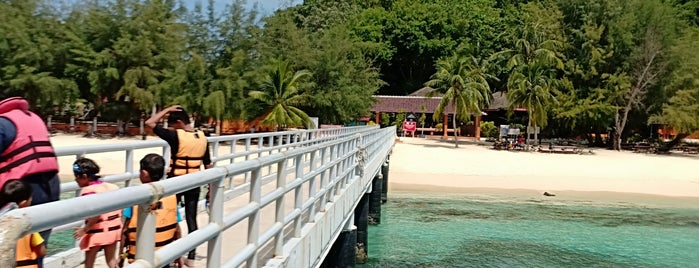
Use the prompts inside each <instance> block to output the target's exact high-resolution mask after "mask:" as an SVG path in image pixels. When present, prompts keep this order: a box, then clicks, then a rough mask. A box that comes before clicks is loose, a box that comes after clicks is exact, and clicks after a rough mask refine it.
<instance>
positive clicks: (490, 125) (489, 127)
mask: <svg viewBox="0 0 699 268" xmlns="http://www.w3.org/2000/svg"><path fill="white" fill-rule="evenodd" d="M481 133H482V135H483V136H486V137H488V138H496V137H497V136H498V134H499V133H500V132H499V131H498V127H496V126H495V123H494V122H492V121H485V122H482V123H481Z"/></svg>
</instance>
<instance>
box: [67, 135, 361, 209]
mask: <svg viewBox="0 0 699 268" xmlns="http://www.w3.org/2000/svg"><path fill="white" fill-rule="evenodd" d="M361 128H362V127H347V128H333V129H304V130H297V131H281V132H263V133H255V134H237V135H225V136H216V137H207V141H208V143H209V145H210V146H211V147H212V148H213V149H212V154H213V155H212V159H211V161H212V162H214V164H216V163H217V162H220V161H225V160H230V161H231V163H232V162H233V159H234V158H239V157H245V158H246V160H247V159H249V156H252V155H254V154H258V156H261V154H262V153H269V152H272V151H274V150H282V149H288V148H291V147H294V146H306V145H308V144H312V143H317V142H323V141H326V140H331V139H334V138H336V137H338V136H343V135H351V134H353V133H356V132H357V131H360V130H361ZM291 135H296V136H297V137H307V138H306V139H300V138H299V139H295V140H289V142H287V143H285V144H283V145H276V146H273V145H270V147H264V144H263V143H262V141H263V140H264V139H265V138H268V139H269V138H270V137H273V138H276V137H283V136H291ZM252 139H258V148H257V149H252V148H251V147H250V146H251V140H252ZM271 140H272V141H273V140H274V139H271ZM237 141H245V142H246V143H245V144H246V148H245V151H242V152H235V145H236V144H237ZM224 142H231V150H230V153H229V154H226V155H223V156H218V155H217V154H218V148H219V146H220V144H221V143H224ZM152 148H162V151H163V153H162V154H163V157H165V159H169V155H170V147H169V146H168V144H167V143H166V142H165V141H163V140H155V141H140V142H129V143H120V144H99V145H91V146H84V145H77V146H65V147H57V148H55V151H56V155H57V156H58V157H64V156H76V158H82V157H85V156H86V155H88V154H95V153H108V152H120V151H125V152H126V166H125V168H124V173H121V174H113V175H108V176H104V177H103V178H102V180H103V181H106V182H111V183H116V182H126V183H127V185H126V186H130V181H131V180H132V179H137V178H138V173H135V172H134V171H133V162H134V159H133V151H134V150H139V149H152ZM166 164H169V163H166ZM79 189H80V187H79V186H78V184H77V183H75V182H64V183H61V193H65V192H71V191H77V190H79ZM77 194H78V193H77V192H76V196H77Z"/></svg>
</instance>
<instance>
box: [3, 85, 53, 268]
mask: <svg viewBox="0 0 699 268" xmlns="http://www.w3.org/2000/svg"><path fill="white" fill-rule="evenodd" d="M17 178H19V179H21V180H22V181H23V182H26V183H27V184H28V185H29V186H30V187H31V188H32V206H35V205H41V204H44V203H48V202H53V201H57V200H58V198H59V195H60V180H59V178H58V160H57V158H56V154H55V152H54V150H53V146H52V145H51V141H50V139H49V130H48V128H47V127H46V123H44V121H43V120H42V119H41V117H39V116H38V115H37V114H35V113H33V112H32V111H30V110H29V103H28V102H27V100H25V99H24V98H21V97H11V98H5V99H3V100H2V101H0V188H2V186H3V185H5V183H6V182H7V181H8V180H11V179H17ZM50 235H51V229H49V230H46V231H43V232H41V236H42V237H43V238H44V240H45V241H46V244H48V241H49V236H50ZM38 266H39V267H43V258H42V257H40V258H39V259H38Z"/></svg>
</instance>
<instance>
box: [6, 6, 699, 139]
mask: <svg viewBox="0 0 699 268" xmlns="http://www.w3.org/2000/svg"><path fill="white" fill-rule="evenodd" d="M214 2H215V1H214V0H200V1H195V3H194V4H190V3H189V2H188V4H187V6H193V8H192V9H191V10H188V9H187V8H185V5H184V4H183V1H177V0H112V1H67V2H63V3H69V4H60V3H57V2H55V1H47V0H25V1H19V0H5V1H0V16H2V17H3V18H5V21H3V24H2V25H0V87H1V88H2V90H1V91H2V93H4V94H10V95H21V96H24V97H26V98H28V99H29V100H30V102H31V103H32V107H33V108H35V109H37V110H38V111H39V112H40V113H43V114H44V115H47V114H49V113H52V112H53V111H54V110H55V109H57V110H58V111H60V110H61V107H63V108H64V109H63V110H65V109H68V108H67V107H73V106H76V107H77V106H78V105H76V102H78V101H84V102H87V103H83V104H81V105H82V106H86V107H87V106H92V107H95V108H96V109H97V110H98V111H100V112H101V115H102V117H103V119H105V120H112V119H121V120H126V119H133V117H135V116H138V115H139V114H140V113H141V111H147V112H150V111H152V109H154V108H157V106H163V105H170V104H174V103H179V104H182V105H184V106H185V107H186V108H187V110H188V111H191V112H193V113H196V114H198V115H199V116H198V117H199V118H201V119H204V120H206V119H207V117H210V118H215V119H251V118H255V117H257V116H259V115H261V114H264V112H265V111H266V110H265V108H266V107H264V106H259V105H256V103H257V101H258V100H256V99H253V98H251V95H250V94H249V93H250V92H251V91H255V90H259V89H262V88H263V87H262V85H263V83H264V81H265V76H266V75H267V74H268V73H269V72H271V71H272V70H273V69H274V68H275V67H274V66H270V65H268V63H269V62H271V61H273V60H276V59H281V60H285V61H287V62H289V63H291V66H290V68H292V69H295V70H308V71H310V72H311V73H313V74H314V75H313V76H310V77H307V79H303V80H301V81H300V82H299V83H298V85H297V87H298V88H299V90H300V92H304V93H306V94H308V98H306V99H305V100H304V101H303V102H302V103H298V104H296V108H298V109H299V110H301V111H305V112H306V113H307V114H309V115H311V116H317V117H319V118H320V122H321V123H333V124H339V123H343V122H344V121H351V120H356V119H357V118H359V117H361V116H365V115H368V114H369V113H370V111H369V110H370V107H371V105H372V102H373V101H374V100H373V98H372V95H374V94H376V93H379V94H384V95H404V94H406V93H409V92H413V91H414V90H416V89H418V88H420V87H421V86H422V85H423V84H424V82H426V81H429V80H430V79H432V78H431V77H432V75H434V74H435V73H438V72H439V71H438V70H435V63H436V62H437V61H438V60H439V59H445V58H447V57H449V56H451V55H454V54H459V55H468V56H469V57H472V58H474V59H493V60H495V59H497V60H498V61H489V62H490V63H494V64H490V63H488V62H483V61H480V60H476V61H475V62H474V63H473V64H471V63H469V65H477V66H479V67H478V68H476V69H480V70H481V71H480V72H481V73H482V74H493V75H494V76H495V77H497V79H494V78H493V77H492V76H489V75H484V77H485V80H486V81H487V84H489V87H490V88H492V89H493V91H507V90H509V91H513V90H514V91H519V93H526V92H530V93H531V92H534V91H535V90H533V89H532V88H530V89H526V90H523V88H522V87H520V86H521V85H523V84H532V85H535V84H539V85H542V86H541V89H543V88H549V91H550V92H549V93H550V94H545V95H546V96H550V95H551V96H554V97H555V101H554V100H552V99H551V100H549V99H548V98H547V101H545V102H542V103H543V105H544V106H543V107H539V108H537V109H538V110H540V111H536V110H535V113H536V114H534V115H535V117H537V118H538V117H546V118H545V121H546V123H548V124H547V125H548V127H547V128H546V129H545V130H544V132H543V133H544V134H545V135H550V136H563V137H577V136H582V137H587V138H588V139H589V140H590V141H591V142H592V141H593V140H592V137H597V138H598V140H597V144H602V141H601V140H600V139H599V137H601V136H602V135H601V134H605V133H607V134H616V135H617V136H616V137H615V139H614V140H616V142H617V144H618V143H621V142H622V141H623V140H624V139H625V138H626V137H628V136H631V135H634V134H639V135H640V136H642V137H645V136H646V135H648V134H647V133H649V131H648V130H649V129H648V128H649V126H648V124H649V122H650V123H653V122H657V123H665V124H670V125H671V126H672V127H674V128H676V129H680V130H682V131H683V132H685V131H691V129H692V128H693V127H692V126H693V125H692V123H691V122H693V120H694V118H696V117H697V115H696V113H692V111H693V110H692V109H691V107H692V106H691V105H688V104H691V100H692V98H693V97H694V96H695V93H694V92H695V88H696V86H695V85H694V84H693V83H694V82H692V81H693V80H694V79H695V76H696V69H697V66H696V65H695V64H694V63H692V62H693V61H694V60H693V57H694V56H693V54H695V53H694V50H696V47H697V45H696V42H697V41H696V40H699V35H696V34H692V32H695V31H697V30H696V29H697V27H699V26H697V21H699V19H698V18H699V15H698V14H699V13H698V12H697V10H699V4H697V3H699V1H697V0H677V1H665V0H628V1H621V0H537V1H533V0H470V1H447V0H436V1H426V0H369V1H356V0H340V1H319V0H312V1H304V3H303V4H301V5H297V6H294V7H290V8H286V9H282V10H279V11H276V12H275V13H273V14H267V15H268V16H267V17H261V16H260V13H259V12H258V11H257V10H256V9H255V8H253V9H247V8H246V6H247V5H246V3H245V0H235V1H231V2H230V3H229V4H228V5H227V6H226V7H225V8H223V9H215V7H217V6H216V5H214ZM495 52H499V53H495ZM493 54H495V55H493ZM466 61H467V62H470V61H471V60H466ZM532 75H537V76H538V77H533V76H532ZM543 78H546V79H547V80H548V81H545V83H544V81H543V80H542V79H543ZM523 81H528V82H523ZM539 82H541V83H539ZM508 85H511V86H512V88H508ZM554 85H555V86H554ZM534 87H536V86H534ZM537 94H538V93H537ZM680 104H682V107H676V106H679V105H680ZM534 106H536V105H534ZM474 110H475V109H474ZM471 113H473V112H471ZM651 115H653V117H652V118H650V117H651ZM680 115H684V116H680ZM457 117H458V116H457ZM649 118H650V119H653V120H649ZM680 119H681V120H680ZM457 120H458V119H457ZM383 121H384V123H387V122H388V121H387V120H383ZM464 121H467V120H464ZM535 121H537V122H536V124H537V125H538V124H541V122H543V121H544V120H540V119H535ZM452 124H453V122H452ZM615 130H616V131H615ZM613 131H615V132H614V133H613ZM593 134H594V135H593Z"/></svg>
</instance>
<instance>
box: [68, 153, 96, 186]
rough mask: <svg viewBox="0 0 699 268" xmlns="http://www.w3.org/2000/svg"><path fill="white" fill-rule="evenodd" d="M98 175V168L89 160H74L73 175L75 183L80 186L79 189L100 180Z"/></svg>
mask: <svg viewBox="0 0 699 268" xmlns="http://www.w3.org/2000/svg"><path fill="white" fill-rule="evenodd" d="M99 173H100V167H99V166H98V165H97V163H95V161H92V159H89V158H80V159H78V160H75V162H74V163H73V174H74V175H75V182H77V183H78V185H80V187H85V186H88V185H90V182H92V181H96V180H99V179H100V176H99V175H97V174H99Z"/></svg>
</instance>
